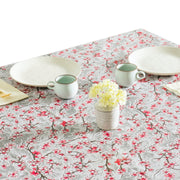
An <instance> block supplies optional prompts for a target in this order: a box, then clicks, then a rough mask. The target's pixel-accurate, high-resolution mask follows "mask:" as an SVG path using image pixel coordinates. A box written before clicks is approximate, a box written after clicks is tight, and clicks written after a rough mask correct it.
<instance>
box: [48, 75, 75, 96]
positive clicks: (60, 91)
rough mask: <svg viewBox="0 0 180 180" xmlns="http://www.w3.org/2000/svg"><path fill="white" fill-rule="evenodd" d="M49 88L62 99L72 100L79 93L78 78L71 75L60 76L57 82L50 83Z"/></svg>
mask: <svg viewBox="0 0 180 180" xmlns="http://www.w3.org/2000/svg"><path fill="white" fill-rule="evenodd" d="M47 87H48V88H49V89H53V90H54V92H55V94H56V95H57V96H59V97H60V98H62V99H71V98H73V97H74V96H75V95H76V94H77V92H78V82H77V78H76V76H74V75H71V74H63V75H59V76H58V77H56V79H55V81H49V82H48V84H47Z"/></svg>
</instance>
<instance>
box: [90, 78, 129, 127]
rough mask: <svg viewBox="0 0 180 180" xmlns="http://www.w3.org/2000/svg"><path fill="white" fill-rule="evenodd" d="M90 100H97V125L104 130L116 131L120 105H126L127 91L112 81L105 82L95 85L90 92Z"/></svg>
mask: <svg viewBox="0 0 180 180" xmlns="http://www.w3.org/2000/svg"><path fill="white" fill-rule="evenodd" d="M89 97H90V98H96V99H97V100H98V101H97V103H96V104H95V115H96V123H97V125H98V127H99V128H101V129H104V130H110V129H116V128H117V126H118V123H119V105H125V103H126V91H124V90H122V89H119V86H118V85H117V84H116V83H115V82H112V81H110V80H109V79H106V80H104V81H103V82H100V83H98V84H93V85H92V87H91V88H90V91H89Z"/></svg>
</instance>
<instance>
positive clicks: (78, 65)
mask: <svg viewBox="0 0 180 180" xmlns="http://www.w3.org/2000/svg"><path fill="white" fill-rule="evenodd" d="M44 58H45V59H47V58H49V59H51V58H52V59H53V58H55V59H59V60H64V61H70V62H73V63H74V64H76V65H77V67H78V71H79V73H78V74H77V75H75V76H76V77H77V78H78V77H79V75H80V74H81V71H82V70H81V66H80V64H79V63H77V62H75V61H73V60H71V59H68V58H63V57H58V56H39V57H35V58H31V59H27V60H23V61H20V62H17V63H15V64H13V66H12V67H11V68H10V70H9V74H10V77H11V78H12V79H13V80H14V81H16V82H18V83H20V84H23V85H26V86H31V87H47V85H42V84H41V85H40V84H38V85H37V84H30V83H25V82H21V81H19V80H18V79H16V78H14V77H13V75H12V71H13V69H14V68H15V67H16V66H18V65H19V64H21V63H26V62H28V61H30V60H35V59H37V60H38V59H44Z"/></svg>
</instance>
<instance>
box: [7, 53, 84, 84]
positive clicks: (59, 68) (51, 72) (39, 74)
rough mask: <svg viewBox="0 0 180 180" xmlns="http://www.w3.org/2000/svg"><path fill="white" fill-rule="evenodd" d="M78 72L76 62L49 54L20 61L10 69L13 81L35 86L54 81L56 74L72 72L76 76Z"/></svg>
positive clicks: (78, 67)
mask: <svg viewBox="0 0 180 180" xmlns="http://www.w3.org/2000/svg"><path fill="white" fill-rule="evenodd" d="M80 72H81V69H80V66H79V64H78V63H76V62H74V61H72V60H68V59H64V58H60V57H50V56H42V57H37V58H33V59H29V60H26V61H22V62H19V63H17V64H15V65H13V67H12V68H11V69H10V75H11V77H12V78H13V79H14V80H15V81H17V82H19V83H22V84H25V85H28V86H36V87H47V83H48V82H49V81H54V80H55V78H56V77H57V76H58V75H61V74H72V75H75V76H76V77H78V76H79V74H80Z"/></svg>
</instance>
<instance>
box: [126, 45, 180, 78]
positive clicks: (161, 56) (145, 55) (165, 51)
mask: <svg viewBox="0 0 180 180" xmlns="http://www.w3.org/2000/svg"><path fill="white" fill-rule="evenodd" d="M128 60H129V62H130V63H134V64H136V65H137V67H138V69H139V70H143V71H144V72H146V73H149V74H154V75H161V76H167V75H175V74H178V73H180V49H179V48H176V47H167V46H157V47H147V48H143V49H139V50H137V51H135V52H133V53H132V54H131V55H130V56H129V58H128Z"/></svg>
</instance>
